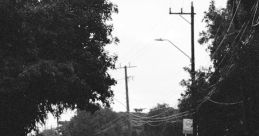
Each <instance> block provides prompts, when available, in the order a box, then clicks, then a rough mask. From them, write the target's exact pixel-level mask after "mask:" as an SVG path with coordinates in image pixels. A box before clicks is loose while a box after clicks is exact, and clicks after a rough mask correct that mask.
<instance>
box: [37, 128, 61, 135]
mask: <svg viewBox="0 0 259 136" xmlns="http://www.w3.org/2000/svg"><path fill="white" fill-rule="evenodd" d="M38 136H60V135H59V134H58V132H57V131H56V130H54V129H47V130H44V131H42V132H41V133H40V134H39V135H38Z"/></svg>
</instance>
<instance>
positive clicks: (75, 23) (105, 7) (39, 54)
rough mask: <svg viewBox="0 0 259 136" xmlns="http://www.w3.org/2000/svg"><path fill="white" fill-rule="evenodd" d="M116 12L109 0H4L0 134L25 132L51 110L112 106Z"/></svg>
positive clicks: (1, 7)
mask: <svg viewBox="0 0 259 136" xmlns="http://www.w3.org/2000/svg"><path fill="white" fill-rule="evenodd" d="M114 12H117V7H116V6H114V5H113V4H112V3H110V2H108V1H106V0H94V1H90V0H69V1H67V0H41V1H38V0H16V1H8V0H6V1H1V4H0V13H1V14H0V58H1V59H0V135H8V136H17V135H26V133H28V132H30V131H31V130H33V129H36V125H35V124H36V123H39V122H40V123H44V120H45V118H46V115H47V113H48V112H51V113H53V114H54V115H56V116H59V115H60V114H61V113H62V111H63V109H66V108H72V109H73V108H79V109H86V110H89V111H95V110H97V109H98V107H99V104H97V102H101V103H102V104H103V105H104V106H109V99H110V98H111V97H112V96H113V92H112V90H111V89H110V86H112V85H114V84H115V83H116V82H115V80H114V79H113V78H112V77H110V75H109V74H108V73H107V70H108V69H110V68H111V69H112V68H114V63H115V60H116V56H111V55H109V53H108V52H107V51H105V50H104V46H105V45H106V44H109V43H111V42H117V41H118V40H117V38H115V37H113V36H112V35H111V31H112V29H113V28H112V25H107V24H106V21H107V20H111V14H112V13H114Z"/></svg>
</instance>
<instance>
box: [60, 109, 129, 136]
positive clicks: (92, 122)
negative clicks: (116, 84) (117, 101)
mask: <svg viewBox="0 0 259 136" xmlns="http://www.w3.org/2000/svg"><path fill="white" fill-rule="evenodd" d="M125 122H126V119H125V115H124V114H120V113H116V112H113V111H112V110H110V109H101V110H99V111H97V112H95V113H90V112H86V111H79V112H78V114H77V115H76V116H75V117H73V118H72V119H71V121H69V122H66V123H65V124H63V125H62V126H61V127H60V128H59V129H60V132H61V133H62V136H96V135H99V136H121V135H123V134H124V133H125V132H124V131H125V130H124V129H123V125H125Z"/></svg>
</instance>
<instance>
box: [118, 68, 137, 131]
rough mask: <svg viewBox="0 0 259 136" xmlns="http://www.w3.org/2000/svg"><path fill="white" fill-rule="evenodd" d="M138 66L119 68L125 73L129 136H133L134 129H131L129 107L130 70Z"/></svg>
mask: <svg viewBox="0 0 259 136" xmlns="http://www.w3.org/2000/svg"><path fill="white" fill-rule="evenodd" d="M134 67H136V66H124V67H119V68H117V69H120V68H124V71H125V88H126V103H127V107H126V108H127V109H126V110H127V116H128V136H131V134H132V127H131V120H130V107H129V87H128V78H129V77H128V71H127V69H128V68H134Z"/></svg>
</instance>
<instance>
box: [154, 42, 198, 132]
mask: <svg viewBox="0 0 259 136" xmlns="http://www.w3.org/2000/svg"><path fill="white" fill-rule="evenodd" d="M155 41H167V42H169V43H170V44H172V45H173V46H174V47H175V48H176V49H178V50H179V51H180V52H181V53H183V54H184V55H185V56H186V57H188V58H189V59H190V61H191V79H192V84H191V95H192V101H193V104H194V108H195V109H196V92H195V90H194V80H195V62H194V42H193V37H192V51H191V56H192V57H190V56H189V55H187V54H186V53H185V52H184V51H182V50H181V49H180V48H179V47H177V46H176V45H175V44H174V43H173V42H171V41H170V40H168V39H162V38H160V39H155ZM197 117H198V116H197V111H196V113H195V114H194V115H193V130H194V131H193V135H194V136H197Z"/></svg>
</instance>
